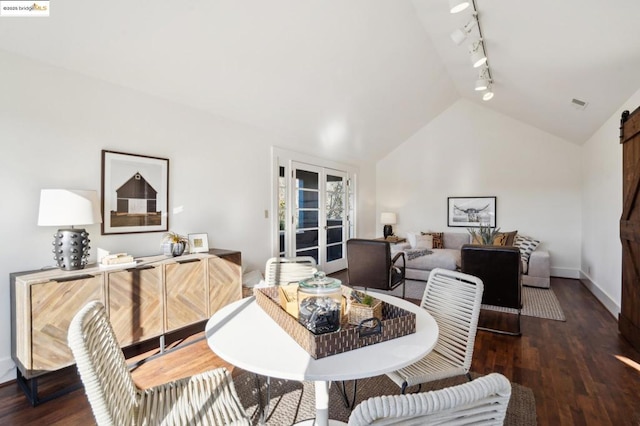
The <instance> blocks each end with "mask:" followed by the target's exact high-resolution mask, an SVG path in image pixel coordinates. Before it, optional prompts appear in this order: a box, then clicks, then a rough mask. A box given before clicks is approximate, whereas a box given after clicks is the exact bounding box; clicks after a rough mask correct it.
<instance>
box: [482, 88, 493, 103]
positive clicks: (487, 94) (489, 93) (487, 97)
mask: <svg viewBox="0 0 640 426" xmlns="http://www.w3.org/2000/svg"><path fill="white" fill-rule="evenodd" d="M491 98H493V90H491V84H489V87H487V90H485V91H484V92H482V100H483V101H488V100H490V99H491Z"/></svg>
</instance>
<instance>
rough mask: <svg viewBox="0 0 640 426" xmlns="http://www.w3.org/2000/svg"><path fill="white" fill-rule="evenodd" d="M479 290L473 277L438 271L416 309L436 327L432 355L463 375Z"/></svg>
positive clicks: (479, 284) (469, 357)
mask: <svg viewBox="0 0 640 426" xmlns="http://www.w3.org/2000/svg"><path fill="white" fill-rule="evenodd" d="M483 289H484V286H483V283H482V280H480V279H479V278H477V277H474V276H471V275H467V274H463V273H461V272H455V271H449V270H446V269H439V268H438V269H434V270H432V271H431V274H430V275H429V281H428V282H427V287H426V288H425V290H424V293H423V295H422V303H421V305H420V306H421V307H422V308H424V309H426V310H427V311H428V312H429V313H430V314H431V315H432V316H433V318H434V319H435V320H436V322H437V323H438V328H439V334H438V342H437V343H436V346H435V348H434V351H436V352H437V353H439V354H440V355H441V356H442V357H444V358H446V359H448V360H449V361H450V362H451V363H452V364H454V365H458V366H462V367H463V369H464V370H465V371H466V372H468V371H469V369H470V368H471V361H472V357H473V345H474V343H475V339H476V332H477V328H478V317H479V315H480V306H481V303H482V292H483Z"/></svg>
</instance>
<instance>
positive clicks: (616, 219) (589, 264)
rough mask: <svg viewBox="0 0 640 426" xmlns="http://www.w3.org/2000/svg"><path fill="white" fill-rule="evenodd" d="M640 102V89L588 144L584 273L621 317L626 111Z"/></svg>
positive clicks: (584, 189) (584, 178) (584, 175)
mask: <svg viewBox="0 0 640 426" xmlns="http://www.w3.org/2000/svg"><path fill="white" fill-rule="evenodd" d="M639 105H640V90H638V91H637V92H636V93H635V94H634V95H633V96H632V97H631V98H629V100H628V101H627V102H625V103H624V105H622V106H621V107H620V108H619V109H618V111H616V112H615V113H614V114H613V115H612V116H611V118H609V119H608V120H607V121H606V122H605V123H604V124H603V125H602V127H601V128H600V129H599V130H598V131H597V132H596V133H595V134H594V135H593V136H592V137H591V138H590V139H589V140H588V141H587V142H586V143H585V144H584V146H583V148H582V259H581V263H582V270H581V272H582V275H583V278H584V279H583V282H585V283H586V284H587V286H588V287H589V288H590V290H591V291H592V292H593V293H594V294H595V296H596V297H597V298H598V299H599V300H600V301H601V302H602V303H603V304H604V305H605V306H606V307H607V308H608V309H609V311H610V312H611V313H612V314H613V315H614V316H615V317H616V318H617V317H618V314H619V313H620V301H621V298H620V297H621V296H620V293H621V287H622V281H621V280H622V245H621V243H620V215H621V214H622V200H623V194H622V146H621V145H620V116H621V115H622V111H624V110H629V111H633V110H635V109H636V108H637V107H638V106H639Z"/></svg>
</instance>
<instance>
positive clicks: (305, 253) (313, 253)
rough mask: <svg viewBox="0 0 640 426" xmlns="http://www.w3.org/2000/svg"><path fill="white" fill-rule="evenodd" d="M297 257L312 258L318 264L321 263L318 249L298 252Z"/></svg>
mask: <svg viewBox="0 0 640 426" xmlns="http://www.w3.org/2000/svg"><path fill="white" fill-rule="evenodd" d="M296 256H311V257H313V258H314V259H315V260H316V263H319V261H318V249H317V248H315V249H312V250H296Z"/></svg>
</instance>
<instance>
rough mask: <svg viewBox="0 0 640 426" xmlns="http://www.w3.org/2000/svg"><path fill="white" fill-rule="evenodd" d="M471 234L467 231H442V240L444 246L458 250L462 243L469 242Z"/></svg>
mask: <svg viewBox="0 0 640 426" xmlns="http://www.w3.org/2000/svg"><path fill="white" fill-rule="evenodd" d="M470 241H471V235H469V233H468V232H444V233H443V234H442V242H443V244H444V248H447V249H457V250H460V249H461V248H462V246H463V245H465V244H469V242H470Z"/></svg>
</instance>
